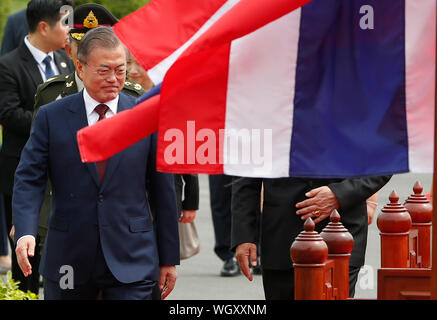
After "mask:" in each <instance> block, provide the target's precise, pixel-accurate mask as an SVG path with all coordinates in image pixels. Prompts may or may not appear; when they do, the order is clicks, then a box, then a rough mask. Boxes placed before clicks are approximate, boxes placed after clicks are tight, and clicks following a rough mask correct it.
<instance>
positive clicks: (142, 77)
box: [127, 54, 154, 91]
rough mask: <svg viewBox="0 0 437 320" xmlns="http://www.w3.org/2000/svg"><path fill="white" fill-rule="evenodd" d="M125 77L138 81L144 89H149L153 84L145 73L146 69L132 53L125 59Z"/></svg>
mask: <svg viewBox="0 0 437 320" xmlns="http://www.w3.org/2000/svg"><path fill="white" fill-rule="evenodd" d="M127 77H128V78H129V79H130V80H133V81H135V82H136V83H139V84H140V85H141V86H142V87H143V89H144V90H145V91H149V90H150V89H151V88H152V87H153V86H154V84H153V82H152V80H150V78H149V76H148V75H147V72H146V70H144V68H143V67H142V66H141V65H140V64H139V63H138V61H137V60H135V57H134V56H133V55H131V54H130V55H129V58H128V60H127Z"/></svg>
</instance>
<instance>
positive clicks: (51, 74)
mask: <svg viewBox="0 0 437 320" xmlns="http://www.w3.org/2000/svg"><path fill="white" fill-rule="evenodd" d="M51 61H52V57H50V56H47V57H45V59H44V60H43V61H42V62H44V64H45V65H46V71H45V75H46V80H48V79H50V78H53V77H54V76H55V72H54V71H53V69H52V65H51V64H50V62H51Z"/></svg>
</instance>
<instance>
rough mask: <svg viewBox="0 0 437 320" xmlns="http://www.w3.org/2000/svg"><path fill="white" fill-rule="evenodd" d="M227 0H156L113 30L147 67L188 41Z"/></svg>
mask: <svg viewBox="0 0 437 320" xmlns="http://www.w3.org/2000/svg"><path fill="white" fill-rule="evenodd" d="M225 2H226V0H208V1H205V0H190V1H181V0H153V1H151V2H150V3H148V4H147V5H145V6H144V7H142V8H141V9H139V10H137V11H135V12H134V13H132V14H130V15H128V16H126V17H125V18H123V19H121V20H120V21H119V22H118V23H116V24H115V25H114V31H115V33H116V34H117V36H118V37H119V38H120V40H121V41H122V42H123V43H124V44H125V45H126V46H127V47H128V49H129V51H130V52H131V53H132V54H133V55H134V56H135V58H136V59H137V60H138V61H139V62H140V64H141V65H142V66H143V68H144V69H145V70H148V69H150V68H152V67H153V66H155V65H156V64H158V63H159V62H161V61H162V60H164V59H165V58H167V56H169V55H170V54H172V53H173V52H174V51H176V50H177V49H178V48H179V47H181V46H182V45H183V44H184V43H185V42H187V41H188V40H189V39H190V38H191V37H192V36H193V35H194V34H195V33H196V32H197V31H198V30H199V29H200V28H201V27H202V26H203V24H205V22H206V21H208V19H209V18H210V17H211V16H212V15H213V14H214V13H215V12H216V11H217V10H218V9H219V8H220V7H221V6H222V5H223V4H224V3H225Z"/></svg>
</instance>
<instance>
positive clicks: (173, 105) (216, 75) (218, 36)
mask: <svg viewBox="0 0 437 320" xmlns="http://www.w3.org/2000/svg"><path fill="white" fill-rule="evenodd" d="M308 2H310V0H294V1H291V0H275V1H270V2H265V1H253V0H242V1H241V2H239V3H238V4H236V5H235V6H234V7H233V8H232V9H231V10H229V11H228V12H227V13H226V14H225V15H224V16H223V17H222V18H221V19H220V20H219V21H217V23H215V24H214V25H213V26H211V28H210V29H208V30H207V31H206V32H205V33H204V34H203V35H202V36H201V37H200V38H199V39H198V40H197V41H195V42H194V43H193V44H192V45H191V46H190V47H189V48H188V49H187V50H186V51H185V53H184V54H183V55H182V56H181V57H180V58H179V59H178V60H177V61H176V62H175V63H174V64H173V66H172V67H171V68H170V69H169V71H168V72H167V74H166V76H165V78H164V81H163V85H162V89H161V97H162V98H161V106H160V118H159V120H160V122H159V142H158V153H157V168H158V170H160V171H164V172H171V173H209V174H212V173H217V174H219V173H223V162H222V161H218V160H219V159H220V157H222V156H223V148H220V147H219V141H220V140H221V139H222V138H223V136H222V134H221V133H220V129H225V117H226V93H227V80H228V72H229V70H228V69H229V53H230V48H231V42H232V40H235V39H237V38H239V37H241V36H244V35H246V34H248V33H251V32H252V31H254V30H256V29H258V28H260V27H262V26H264V25H266V24H267V23H269V22H271V21H274V20H276V19H279V18H281V17H282V16H284V15H285V14H287V13H289V12H291V11H293V10H294V9H296V8H298V7H300V6H302V5H304V4H306V3H308ZM284 32H286V30H284ZM260 45H262V44H260ZM260 85H261V84H260ZM266 107H268V106H266ZM254 112H256V110H254ZM272 116H274V115H272ZM188 121H189V122H190V123H192V122H194V123H195V132H194V133H190V132H189V131H190V130H188ZM190 128H191V127H190ZM248 129H250V128H248ZM176 130H179V131H180V132H182V133H183V139H184V144H183V145H182V146H181V147H180V148H179V152H181V151H180V150H181V149H182V148H183V149H184V151H185V152H186V153H189V152H194V154H195V161H194V163H192V161H190V160H192V158H193V155H191V156H190V155H185V157H184V161H185V162H184V163H181V164H179V163H173V162H174V157H172V156H171V155H170V156H169V150H172V148H173V147H174V143H175V142H174V141H173V140H171V141H166V139H165V135H166V133H168V132H170V131H176ZM200 130H211V131H212V132H214V134H215V138H216V140H217V141H216V146H217V148H216V150H215V152H216V155H215V159H216V162H214V163H211V162H205V161H204V160H205V157H203V158H202V157H199V154H198V150H199V147H201V146H202V141H197V140H196V139H195V140H196V141H195V142H193V141H192V140H193V136H194V137H196V136H197V134H198V133H199V132H201V131H200ZM221 141H223V140H221ZM193 143H194V146H195V147H194V148H193V147H192V146H193ZM169 160H170V161H169ZM200 160H203V161H200ZM221 160H222V159H221Z"/></svg>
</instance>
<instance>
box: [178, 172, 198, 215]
mask: <svg viewBox="0 0 437 320" xmlns="http://www.w3.org/2000/svg"><path fill="white" fill-rule="evenodd" d="M182 180H183V181H184V183H185V185H184V200H183V201H182V209H183V210H198V209H199V177H198V176H197V174H183V175H182Z"/></svg>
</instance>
